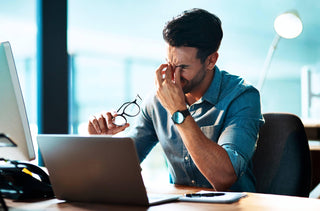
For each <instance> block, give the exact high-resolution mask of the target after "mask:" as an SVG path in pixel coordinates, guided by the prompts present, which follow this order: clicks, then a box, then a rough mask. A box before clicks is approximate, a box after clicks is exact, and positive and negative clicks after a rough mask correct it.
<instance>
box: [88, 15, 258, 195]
mask: <svg viewBox="0 0 320 211" xmlns="http://www.w3.org/2000/svg"><path fill="white" fill-rule="evenodd" d="M222 36H223V33H222V29H221V21H220V19H219V18H218V17H216V16H215V15H213V14H211V13H209V12H207V11H205V10H202V9H192V10H189V11H185V12H184V13H182V14H181V15H179V16H177V17H176V18H174V19H173V20H172V21H170V22H169V23H167V25H166V26H165V28H164V30H163V37H164V40H165V41H166V43H167V44H168V48H167V49H168V51H167V63H166V64H162V65H160V67H159V68H158V69H157V70H156V78H155V85H156V93H155V94H154V95H152V96H150V97H149V98H148V99H146V101H145V105H144V107H143V109H142V112H141V115H140V116H139V119H138V120H137V122H136V124H135V126H134V128H132V130H131V135H130V136H131V137H132V138H133V140H134V141H135V144H136V147H137V151H138V155H139V158H140V161H141V162H142V161H143V159H144V158H145V157H146V156H147V154H148V153H149V152H150V151H151V149H152V148H153V147H154V146H155V145H156V144H157V143H158V142H159V143H160V144H161V146H162V148H163V150H164V152H165V155H166V159H167V161H168V168H169V172H170V180H171V182H172V183H174V184H181V185H189V186H199V187H208V188H214V189H216V190H221V191H222V190H234V191H255V187H254V186H255V178H254V175H253V173H252V161H251V158H252V155H253V153H254V151H255V144H256V140H257V138H258V132H259V129H260V127H261V125H262V124H263V117H262V115H261V109H260V96H259V92H258V91H257V90H256V89H255V88H254V87H252V86H251V85H248V84H246V83H245V82H244V80H243V79H241V78H240V77H238V76H233V75H230V74H228V73H227V72H225V71H220V70H219V69H218V67H217V66H216V62H217V59H218V56H219V54H218V49H219V46H220V42H221V39H222ZM113 118H114V115H113V114H111V113H109V112H108V113H106V114H105V115H101V116H100V117H95V118H93V119H92V120H91V121H89V125H88V130H89V133H90V134H116V133H117V132H119V131H122V130H124V129H126V128H127V127H128V126H129V124H126V125H124V126H116V125H114V124H113V122H112V121H113V120H112V119H113Z"/></svg>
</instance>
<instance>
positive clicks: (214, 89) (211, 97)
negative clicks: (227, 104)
mask: <svg viewBox="0 0 320 211" xmlns="http://www.w3.org/2000/svg"><path fill="white" fill-rule="evenodd" d="M221 78H222V77H221V71H220V70H219V68H218V67H217V66H215V67H214V76H213V80H212V82H211V84H210V86H209V89H208V90H207V91H206V92H205V94H204V95H203V97H202V100H201V101H204V100H206V101H208V102H209V103H211V104H213V105H216V104H217V103H218V99H219V94H220V88H221V81H222V80H221Z"/></svg>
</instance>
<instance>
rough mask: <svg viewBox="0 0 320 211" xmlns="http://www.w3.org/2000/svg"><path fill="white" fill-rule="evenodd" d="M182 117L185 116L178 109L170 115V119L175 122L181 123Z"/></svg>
mask: <svg viewBox="0 0 320 211" xmlns="http://www.w3.org/2000/svg"><path fill="white" fill-rule="evenodd" d="M184 118H185V117H184V116H183V114H182V113H181V112H180V111H177V112H175V113H174V114H173V115H172V120H173V122H174V123H176V124H181V123H182V122H183V121H184Z"/></svg>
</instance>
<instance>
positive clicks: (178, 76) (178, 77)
mask: <svg viewBox="0 0 320 211" xmlns="http://www.w3.org/2000/svg"><path fill="white" fill-rule="evenodd" d="M174 81H175V83H176V84H177V85H178V86H179V87H181V69H180V68H176V69H175V72H174Z"/></svg>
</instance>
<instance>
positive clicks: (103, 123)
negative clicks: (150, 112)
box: [88, 112, 129, 135]
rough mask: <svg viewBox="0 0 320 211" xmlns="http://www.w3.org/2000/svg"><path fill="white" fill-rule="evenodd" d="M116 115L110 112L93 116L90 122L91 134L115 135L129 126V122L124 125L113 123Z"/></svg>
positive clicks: (89, 129)
mask: <svg viewBox="0 0 320 211" xmlns="http://www.w3.org/2000/svg"><path fill="white" fill-rule="evenodd" d="M114 117H116V114H115V115H112V114H111V113H110V112H107V113H106V114H99V115H98V116H93V117H92V118H91V119H90V120H89V123H88V132H89V134H92V135H94V134H99V135H114V134H117V133H119V132H121V131H124V130H125V129H126V128H127V127H129V124H128V123H126V124H125V125H123V126H117V125H115V124H114V123H113V119H114Z"/></svg>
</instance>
